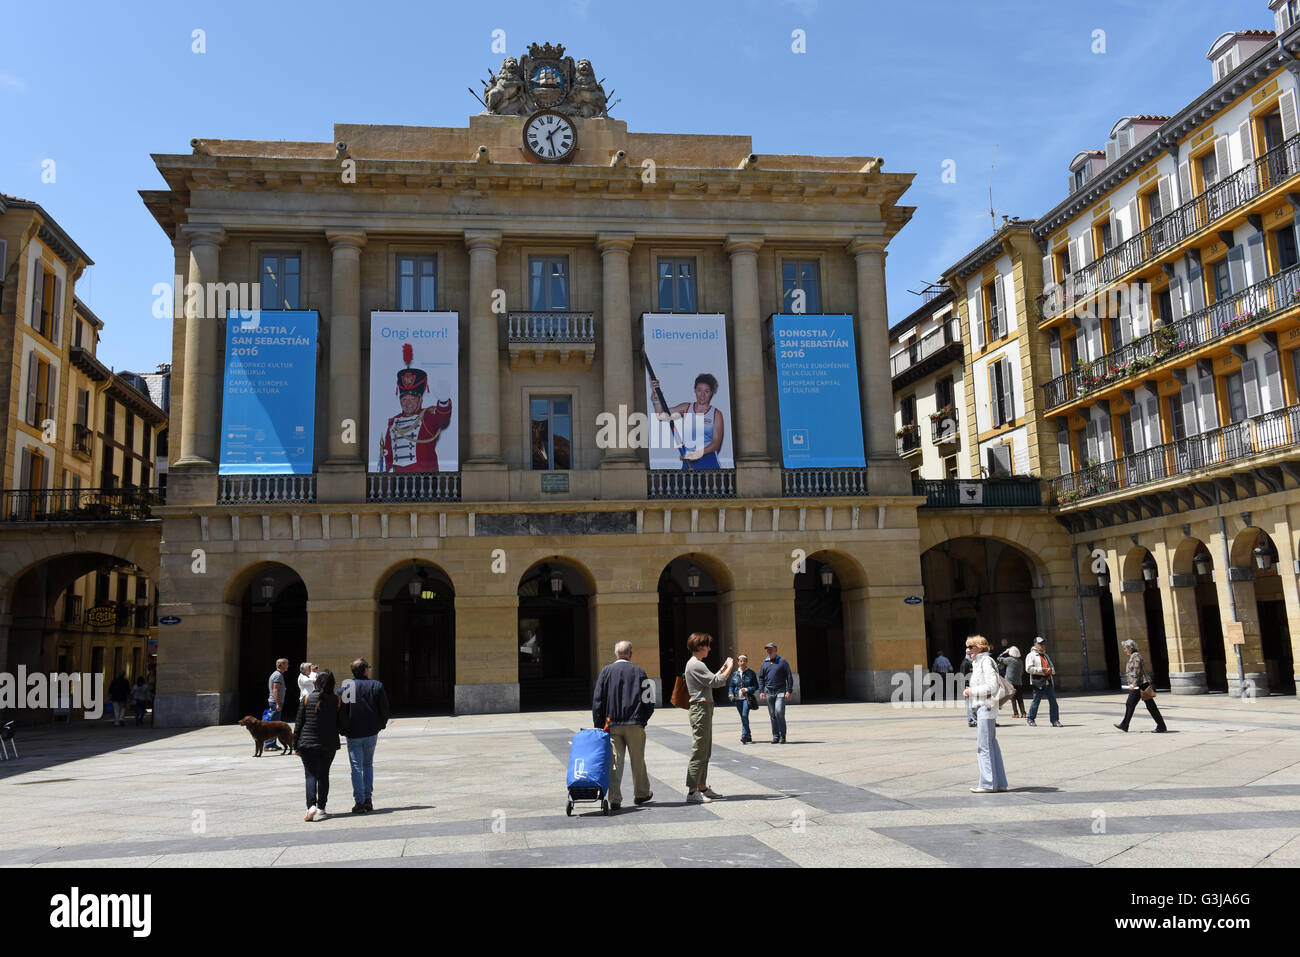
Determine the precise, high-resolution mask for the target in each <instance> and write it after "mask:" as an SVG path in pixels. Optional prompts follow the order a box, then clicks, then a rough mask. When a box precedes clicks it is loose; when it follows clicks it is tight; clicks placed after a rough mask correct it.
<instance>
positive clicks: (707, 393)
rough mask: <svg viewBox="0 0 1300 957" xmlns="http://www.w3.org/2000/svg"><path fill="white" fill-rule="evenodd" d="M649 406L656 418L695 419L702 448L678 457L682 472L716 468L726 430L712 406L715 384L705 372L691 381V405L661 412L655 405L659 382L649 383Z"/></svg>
mask: <svg viewBox="0 0 1300 957" xmlns="http://www.w3.org/2000/svg"><path fill="white" fill-rule="evenodd" d="M650 390H651V391H650V395H651V402H652V403H653V405H654V410H655V412H656V413H657V414H658V415H660V416H664V415H685V414H686V413H691V414H693V415H696V416H699V419H698V422H699V424H700V426H701V429H700V431H701V432H702V433H703V443H704V444H703V447H702V448H690V447H689V446H688V448H687V451H686V452H685V453H684V454H683V455H682V459H683V461H682V470H683V471H687V470H700V469H716V468H718V467H719V466H718V450H719V449H720V448H722V437H723V435H724V434H725V433H726V426H725V425H724V424H723V421H722V412H721V410H719V409H715V408H713V406H712V404H711V403H712V402H713V396H714V395H715V394H716V393H717V391H718V380H717V379H715V378H714V377H713V376H711V375H709V373H707V372H701V373H700V374H699V375H697V376H696V377H695V401H694V402H679V403H678V404H677V405H675V406H673V407H672V408H671V409H667V410H665V409H664V408H663V407H662V405H661V404H660V402H659V395H658V392H659V380H658V379H651V380H650Z"/></svg>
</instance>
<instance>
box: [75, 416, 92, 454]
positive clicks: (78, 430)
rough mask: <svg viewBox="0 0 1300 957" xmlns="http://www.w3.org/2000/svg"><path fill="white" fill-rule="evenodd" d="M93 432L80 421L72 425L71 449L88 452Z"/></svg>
mask: <svg viewBox="0 0 1300 957" xmlns="http://www.w3.org/2000/svg"><path fill="white" fill-rule="evenodd" d="M92 438H93V433H92V432H91V431H90V429H89V428H87V427H86V426H84V425H82V424H81V423H80V422H77V423H75V424H74V425H73V426H72V451H74V452H85V453H86V454H87V455H89V454H90V450H91V440H92Z"/></svg>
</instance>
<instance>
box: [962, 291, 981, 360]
mask: <svg viewBox="0 0 1300 957" xmlns="http://www.w3.org/2000/svg"><path fill="white" fill-rule="evenodd" d="M983 298H984V294H983V292H978V291H977V292H976V294H975V295H974V296H972V297H970V298H969V299H967V300H966V303H967V305H968V306H969V307H970V338H971V343H972V344H973V345H974V347H975V348H976V349H977V350H978V349H983V348H984V308H983V303H981V302H980V300H981V299H983Z"/></svg>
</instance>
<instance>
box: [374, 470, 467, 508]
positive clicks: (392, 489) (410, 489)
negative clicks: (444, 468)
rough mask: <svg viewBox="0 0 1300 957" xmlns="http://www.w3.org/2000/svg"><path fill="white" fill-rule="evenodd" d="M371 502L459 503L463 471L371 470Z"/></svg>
mask: <svg viewBox="0 0 1300 957" xmlns="http://www.w3.org/2000/svg"><path fill="white" fill-rule="evenodd" d="M366 501H367V502H459V501H460V473H459V472H371V473H370V474H369V475H368V476H367V477H366Z"/></svg>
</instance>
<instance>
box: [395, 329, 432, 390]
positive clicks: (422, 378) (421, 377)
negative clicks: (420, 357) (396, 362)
mask: <svg viewBox="0 0 1300 957" xmlns="http://www.w3.org/2000/svg"><path fill="white" fill-rule="evenodd" d="M414 358H415V350H414V349H412V348H411V344H410V343H409V342H405V343H403V344H402V361H404V362H405V363H406V368H405V369H398V370H397V393H396V394H397V396H398V398H401V397H402V396H404V395H414V396H423V395H424V393H426V392H428V391H429V373H427V372H425V371H424V370H423V369H412V368H411V361H412V360H413V359H414Z"/></svg>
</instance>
